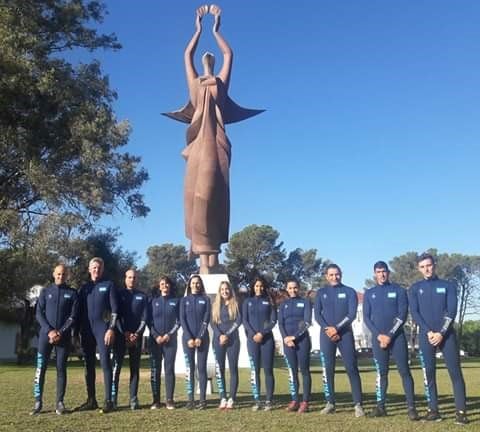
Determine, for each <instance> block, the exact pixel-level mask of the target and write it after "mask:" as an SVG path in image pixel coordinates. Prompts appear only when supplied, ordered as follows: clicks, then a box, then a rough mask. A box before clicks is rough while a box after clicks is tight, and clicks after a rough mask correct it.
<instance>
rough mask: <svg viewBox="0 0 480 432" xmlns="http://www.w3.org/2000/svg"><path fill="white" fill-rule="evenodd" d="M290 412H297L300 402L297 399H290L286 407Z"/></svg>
mask: <svg viewBox="0 0 480 432" xmlns="http://www.w3.org/2000/svg"><path fill="white" fill-rule="evenodd" d="M285 410H286V411H288V412H295V411H297V410H298V402H297V401H290V403H289V404H288V405H287V407H286V408H285Z"/></svg>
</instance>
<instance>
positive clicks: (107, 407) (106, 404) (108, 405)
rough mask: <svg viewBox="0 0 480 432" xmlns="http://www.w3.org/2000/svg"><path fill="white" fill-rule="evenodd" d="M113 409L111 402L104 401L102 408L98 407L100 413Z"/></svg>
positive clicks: (106, 412)
mask: <svg viewBox="0 0 480 432" xmlns="http://www.w3.org/2000/svg"><path fill="white" fill-rule="evenodd" d="M112 411H113V402H112V401H105V402H103V406H102V408H100V414H108V413H110V412H112Z"/></svg>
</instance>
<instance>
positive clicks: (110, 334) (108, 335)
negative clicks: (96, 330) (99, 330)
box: [103, 329, 115, 346]
mask: <svg viewBox="0 0 480 432" xmlns="http://www.w3.org/2000/svg"><path fill="white" fill-rule="evenodd" d="M103 340H104V342H105V345H107V346H112V345H113V342H114V341H115V332H114V331H113V330H112V329H108V330H107V331H106V332H105V336H104V338H103Z"/></svg>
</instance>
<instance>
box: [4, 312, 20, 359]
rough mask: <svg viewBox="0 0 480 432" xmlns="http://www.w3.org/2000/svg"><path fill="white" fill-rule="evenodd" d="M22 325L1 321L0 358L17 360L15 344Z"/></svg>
mask: <svg viewBox="0 0 480 432" xmlns="http://www.w3.org/2000/svg"><path fill="white" fill-rule="evenodd" d="M18 332H20V326H19V325H18V324H15V323H6V322H3V321H0V360H15V359H16V358H17V355H16V353H15V344H16V338H17V333H18Z"/></svg>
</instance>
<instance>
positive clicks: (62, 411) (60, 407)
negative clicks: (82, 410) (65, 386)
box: [55, 401, 65, 415]
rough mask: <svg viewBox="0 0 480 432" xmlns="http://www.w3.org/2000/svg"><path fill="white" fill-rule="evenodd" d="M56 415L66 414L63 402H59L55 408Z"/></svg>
mask: <svg viewBox="0 0 480 432" xmlns="http://www.w3.org/2000/svg"><path fill="white" fill-rule="evenodd" d="M55 414H57V415H63V414H65V405H64V404H63V401H58V402H57V406H56V408H55Z"/></svg>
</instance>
